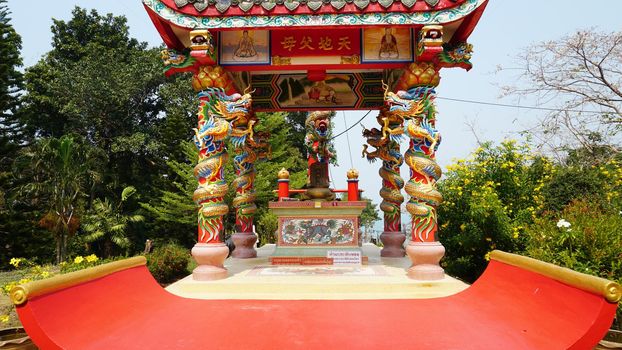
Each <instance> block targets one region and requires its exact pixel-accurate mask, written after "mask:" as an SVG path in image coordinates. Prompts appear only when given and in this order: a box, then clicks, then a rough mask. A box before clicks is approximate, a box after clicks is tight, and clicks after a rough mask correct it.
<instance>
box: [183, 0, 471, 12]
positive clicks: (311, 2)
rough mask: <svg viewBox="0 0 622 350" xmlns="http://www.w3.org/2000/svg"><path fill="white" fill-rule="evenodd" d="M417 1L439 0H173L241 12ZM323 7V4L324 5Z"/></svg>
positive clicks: (431, 2) (433, 0)
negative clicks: (254, 9)
mask: <svg viewBox="0 0 622 350" xmlns="http://www.w3.org/2000/svg"><path fill="white" fill-rule="evenodd" d="M459 1H460V0H447V1H446V2H451V3H454V4H455V3H457V2H459ZM417 2H424V3H425V4H427V6H428V8H429V9H430V10H433V9H435V8H436V7H437V5H438V4H439V3H440V2H441V0H174V3H175V5H176V6H177V8H178V9H181V8H183V7H186V6H188V5H193V6H194V8H195V10H196V11H197V12H199V13H201V12H203V11H205V10H207V9H208V8H209V7H214V8H216V10H218V12H220V13H225V12H227V11H229V9H231V8H232V7H237V8H239V9H240V10H241V11H242V12H244V13H246V12H249V11H250V10H251V9H253V8H256V7H258V6H260V7H262V8H263V9H264V10H266V11H272V10H273V9H274V8H275V7H277V6H279V7H281V6H282V7H285V8H287V10H288V11H290V12H294V11H297V10H299V9H302V8H303V7H305V6H306V7H307V8H308V9H309V10H310V11H312V12H316V11H318V10H320V9H321V8H322V7H323V6H324V5H329V4H330V5H331V6H332V7H333V9H334V10H336V11H339V10H341V9H343V8H344V7H345V6H346V5H347V4H354V5H355V6H356V8H357V9H358V10H365V9H366V8H367V7H368V6H369V5H370V4H375V3H378V4H380V6H382V7H383V8H384V9H388V8H389V7H391V6H392V5H393V4H395V3H401V4H402V5H404V6H405V7H406V8H409V9H410V8H412V7H413V6H414V5H415V4H416V3H417ZM324 7H325V6H324Z"/></svg>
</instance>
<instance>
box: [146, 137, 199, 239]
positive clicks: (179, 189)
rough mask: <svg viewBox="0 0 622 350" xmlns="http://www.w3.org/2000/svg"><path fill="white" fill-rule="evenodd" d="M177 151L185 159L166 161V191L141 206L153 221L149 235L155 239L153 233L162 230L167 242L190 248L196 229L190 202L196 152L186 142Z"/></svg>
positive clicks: (195, 183) (194, 208)
mask: <svg viewBox="0 0 622 350" xmlns="http://www.w3.org/2000/svg"><path fill="white" fill-rule="evenodd" d="M180 149H181V151H182V152H183V154H184V155H185V159H184V161H177V160H173V159H170V160H168V161H167V162H166V164H167V165H168V167H169V169H170V170H169V171H168V174H165V177H166V178H167V180H168V182H167V183H166V186H167V187H166V188H165V189H162V190H161V191H160V192H159V193H158V194H157V196H156V197H154V199H153V200H152V201H151V202H143V203H141V206H142V207H143V208H144V209H145V210H146V211H147V215H149V216H150V217H151V218H152V219H153V225H151V226H150V228H151V229H152V230H153V231H152V233H153V234H155V235H156V236H159V235H158V232H157V230H158V229H162V230H164V231H166V238H167V239H172V240H174V241H178V242H180V243H183V244H184V245H185V246H190V245H192V243H193V242H194V239H195V238H196V237H194V235H193V234H192V233H193V232H195V231H196V229H197V228H196V225H197V206H196V205H195V204H194V202H193V201H192V193H193V192H194V191H195V190H196V188H197V180H196V178H195V177H194V166H195V164H196V162H197V159H198V155H199V152H198V150H197V148H196V146H195V145H194V143H192V142H190V141H184V142H182V143H181V145H180ZM150 221H151V220H150ZM150 238H157V237H150Z"/></svg>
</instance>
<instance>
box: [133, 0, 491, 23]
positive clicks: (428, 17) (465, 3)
mask: <svg viewBox="0 0 622 350" xmlns="http://www.w3.org/2000/svg"><path fill="white" fill-rule="evenodd" d="M142 1H143V4H144V5H145V7H146V8H147V9H148V10H149V12H150V13H151V14H152V16H157V18H159V20H161V21H164V22H168V23H170V24H173V25H175V26H178V27H181V28H189V29H196V28H211V29H216V30H219V29H249V28H253V29H261V28H284V27H299V28H301V27H334V26H394V25H405V26H413V25H429V24H444V23H449V22H455V21H458V20H460V19H463V18H465V17H467V16H469V15H471V14H472V13H474V12H475V11H477V9H478V8H480V7H481V6H483V5H485V4H486V3H487V2H488V0H457V1H456V6H453V7H448V8H442V7H437V8H436V9H434V10H431V11H412V12H403V11H402V12H391V11H386V12H380V13H377V12H371V11H367V12H361V13H349V12H342V11H338V12H334V13H315V14H308V13H300V12H299V11H297V12H296V13H274V14H267V13H266V14H257V15H256V14H252V15H248V14H246V15H231V16H229V15H219V16H216V15H211V14H210V15H202V14H198V13H197V12H196V11H195V10H194V8H192V10H191V11H187V12H186V11H180V10H178V9H175V8H171V6H173V7H175V5H174V4H173V1H174V0H142ZM324 1H331V0H324ZM352 1H354V0H352ZM377 1H380V0H377ZM401 1H402V2H403V1H406V0H401ZM416 1H418V2H420V1H423V0H416ZM439 1H441V2H442V1H444V3H445V4H446V3H447V1H452V0H439ZM439 3H440V2H439ZM376 6H378V5H376ZM188 12H189V13H188ZM209 12H217V11H216V10H213V11H209ZM236 12H240V11H239V10H236Z"/></svg>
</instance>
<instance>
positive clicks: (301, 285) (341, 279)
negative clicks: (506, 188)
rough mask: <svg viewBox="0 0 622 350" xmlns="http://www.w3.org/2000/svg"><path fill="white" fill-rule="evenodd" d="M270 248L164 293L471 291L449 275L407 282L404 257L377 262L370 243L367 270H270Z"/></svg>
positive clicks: (384, 295)
mask: <svg viewBox="0 0 622 350" xmlns="http://www.w3.org/2000/svg"><path fill="white" fill-rule="evenodd" d="M274 249H275V245H271V244H270V245H265V246H263V247H261V248H259V249H257V258H255V259H234V258H229V259H227V260H226V261H225V267H226V268H227V269H228V270H229V277H228V278H226V279H223V280H218V281H210V282H196V281H193V280H192V276H187V277H186V278H184V279H182V280H180V281H178V282H176V283H173V284H171V285H170V286H168V287H167V288H166V290H167V291H169V292H171V293H172V294H175V295H178V296H181V297H185V298H193V299H272V300H279V299H286V300H320V299H323V300H346V299H426V298H437V297H445V296H449V295H452V294H456V293H458V292H461V291H463V290H464V289H466V288H467V287H468V286H469V285H468V284H466V283H464V282H462V281H459V280H457V279H455V278H452V277H450V276H445V278H444V279H443V280H439V281H433V282H429V281H414V280H411V279H409V278H408V277H407V276H406V269H407V268H408V267H409V266H410V259H409V258H408V257H404V258H381V257H380V248H379V247H376V246H375V245H373V244H364V245H363V254H364V255H365V256H368V257H369V264H367V265H319V266H318V265H315V266H298V265H289V266H282V265H281V266H274V265H271V264H270V262H269V260H268V259H269V257H270V255H271V254H272V253H273V251H274Z"/></svg>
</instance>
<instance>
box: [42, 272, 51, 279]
mask: <svg viewBox="0 0 622 350" xmlns="http://www.w3.org/2000/svg"><path fill="white" fill-rule="evenodd" d="M41 277H43V278H48V277H50V272H49V271H43V272H41Z"/></svg>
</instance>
